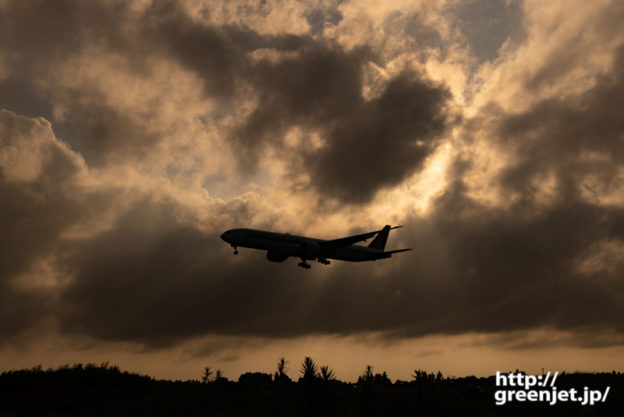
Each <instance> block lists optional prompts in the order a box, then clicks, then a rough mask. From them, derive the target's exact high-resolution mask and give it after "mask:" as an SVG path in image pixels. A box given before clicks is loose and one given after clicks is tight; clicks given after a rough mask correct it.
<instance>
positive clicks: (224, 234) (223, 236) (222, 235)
mask: <svg viewBox="0 0 624 417" xmlns="http://www.w3.org/2000/svg"><path fill="white" fill-rule="evenodd" d="M227 238H228V232H225V233H222V234H221V239H223V240H225V241H226V242H227V241H228V239H227Z"/></svg>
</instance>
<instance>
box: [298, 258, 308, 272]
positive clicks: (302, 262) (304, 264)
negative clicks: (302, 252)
mask: <svg viewBox="0 0 624 417" xmlns="http://www.w3.org/2000/svg"><path fill="white" fill-rule="evenodd" d="M297 265H299V267H301V268H303V269H310V268H311V267H310V264H308V263H307V262H306V261H305V259H303V258H301V262H299V263H298V264H297Z"/></svg>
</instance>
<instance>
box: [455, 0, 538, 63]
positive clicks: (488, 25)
mask: <svg viewBox="0 0 624 417" xmlns="http://www.w3.org/2000/svg"><path fill="white" fill-rule="evenodd" d="M448 13H449V15H450V16H452V17H453V24H454V26H455V27H456V28H457V29H459V31H460V32H461V33H462V34H463V35H464V36H465V37H466V42H467V44H468V47H469V48H470V50H471V51H472V52H473V53H474V55H475V56H476V57H477V59H478V60H479V61H480V62H483V61H489V60H493V59H495V58H497V57H498V55H499V50H500V48H501V47H502V46H503V44H504V43H505V42H511V43H513V44H519V43H520V42H522V41H524V40H525V39H526V36H527V33H526V29H525V27H524V26H523V24H524V21H523V17H524V12H523V10H522V3H521V2H520V1H517V0H513V1H483V0H471V1H466V2H462V3H457V4H456V5H453V6H451V7H450V8H449V10H448Z"/></svg>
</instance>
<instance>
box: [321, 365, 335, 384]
mask: <svg viewBox="0 0 624 417" xmlns="http://www.w3.org/2000/svg"><path fill="white" fill-rule="evenodd" d="M320 377H321V379H322V380H323V382H328V381H334V380H335V379H336V373H335V372H334V370H333V369H330V368H329V366H327V365H325V366H321V372H320Z"/></svg>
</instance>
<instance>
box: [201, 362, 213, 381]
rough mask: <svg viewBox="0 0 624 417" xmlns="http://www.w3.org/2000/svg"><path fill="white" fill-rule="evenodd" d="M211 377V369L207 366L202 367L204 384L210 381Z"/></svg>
mask: <svg viewBox="0 0 624 417" xmlns="http://www.w3.org/2000/svg"><path fill="white" fill-rule="evenodd" d="M211 377H212V369H210V367H209V366H206V368H205V369H204V375H203V376H202V382H203V383H204V384H207V383H208V382H210V378H211Z"/></svg>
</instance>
